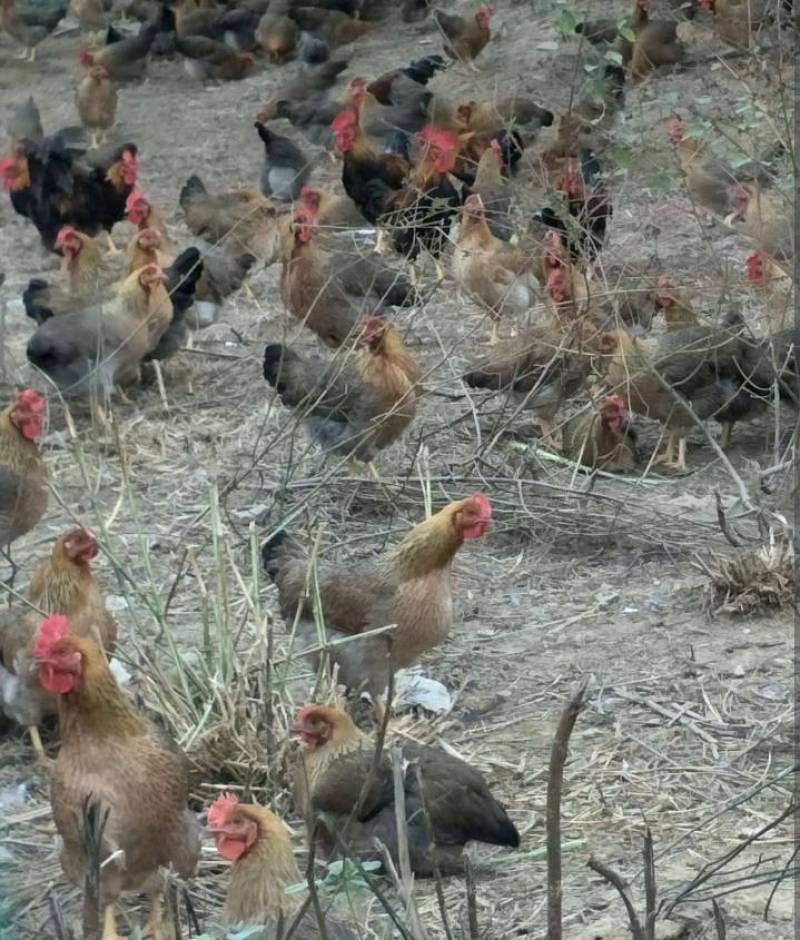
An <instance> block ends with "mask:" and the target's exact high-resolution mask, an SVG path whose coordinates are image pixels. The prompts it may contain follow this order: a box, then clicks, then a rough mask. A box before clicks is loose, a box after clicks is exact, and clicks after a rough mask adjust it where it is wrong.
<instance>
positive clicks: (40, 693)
mask: <svg viewBox="0 0 800 940" xmlns="http://www.w3.org/2000/svg"><path fill="white" fill-rule="evenodd" d="M97 552H98V545H97V542H96V540H95V539H94V538H93V537H92V536H91V535H90V534H89V533H88V532H87V531H86V530H85V529H70V531H69V532H66V533H65V534H64V535H62V536H60V537H59V538H58V539H56V542H55V545H54V546H53V551H52V554H51V556H50V558H48V559H47V560H46V561H43V562H42V563H41V564H40V565H39V567H38V568H37V569H36V571H35V572H34V575H33V577H32V578H31V583H30V584H29V585H28V601H29V603H30V604H31V605H32V606H33V609H31V608H13V607H12V608H9V609H6V610H5V611H3V613H2V614H1V615H0V667H1V668H0V707H1V708H2V711H3V712H5V714H6V716H7V717H8V718H11V719H12V720H13V721H16V722H17V723H18V724H20V725H22V726H23V727H24V728H27V729H28V731H29V733H30V736H31V740H32V742H33V746H34V749H35V750H36V752H37V754H38V755H39V756H40V757H44V749H43V747H42V742H41V739H40V737H39V731H38V726H39V725H40V724H41V722H42V719H43V718H44V717H46V716H48V715H54V714H56V712H57V700H56V698H55V697H54V696H53V695H52V693H50V692H46V691H44V690H43V689H42V687H41V686H40V685H39V679H38V676H37V670H36V661H35V657H34V655H33V641H34V639H35V637H36V633H37V631H38V629H39V623H40V622H41V615H42V614H52V613H63V614H65V615H66V616H67V617H69V618H70V621H71V623H72V630H73V632H74V633H75V634H77V635H78V636H91V637H93V638H94V639H95V640H96V642H98V643H99V644H100V645H101V646H102V647H103V648H104V649H105V650H106V652H111V651H112V650H113V649H114V645H115V643H116V639H117V625H116V623H115V621H114V618H113V617H112V616H111V614H110V613H109V612H108V611H107V610H106V608H105V605H104V603H103V596H102V594H101V593H100V587H99V585H98V583H97V581H96V580H95V577H94V574H93V573H92V569H91V561H92V559H93V558H95V557H96V556H97Z"/></svg>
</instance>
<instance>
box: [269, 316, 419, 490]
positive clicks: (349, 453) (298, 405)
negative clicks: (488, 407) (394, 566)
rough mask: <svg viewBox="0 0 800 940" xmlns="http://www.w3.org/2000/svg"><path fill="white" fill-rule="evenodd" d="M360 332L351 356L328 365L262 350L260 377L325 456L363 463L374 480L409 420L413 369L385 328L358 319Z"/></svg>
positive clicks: (280, 350)
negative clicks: (378, 461) (380, 459)
mask: <svg viewBox="0 0 800 940" xmlns="http://www.w3.org/2000/svg"><path fill="white" fill-rule="evenodd" d="M359 329H360V332H359V335H358V339H357V341H356V351H355V352H349V353H344V354H343V355H340V356H337V357H336V358H334V359H333V360H332V361H331V362H330V363H327V364H326V363H323V362H321V361H320V360H318V359H313V360H310V361H308V360H305V359H303V358H302V357H301V356H300V355H298V354H297V353H295V352H294V351H293V350H291V349H289V348H288V347H286V346H281V345H278V344H272V345H269V346H267V348H266V349H265V350H264V378H266V380H267V381H268V382H269V384H270V385H271V386H272V387H273V388H274V389H276V391H277V392H278V394H279V395H280V397H281V401H282V402H283V403H284V405H286V406H287V407H289V408H292V409H294V410H296V411H297V412H298V413H299V415H300V416H302V417H303V418H304V419H305V423H306V426H307V427H308V430H309V432H310V434H311V436H312V437H313V438H315V439H316V440H317V441H318V442H319V443H320V445H321V446H322V448H323V449H324V450H326V451H328V452H332V453H335V454H339V455H340V456H343V457H347V458H348V462H349V464H350V466H351V469H355V468H356V467H357V464H356V462H361V463H365V464H366V465H367V469H368V470H369V471H370V472H371V474H372V475H373V476H374V477H376V478H377V471H376V470H375V466H374V464H373V460H374V459H375V457H376V456H377V454H378V453H379V452H380V451H382V450H384V449H385V448H386V447H389V446H390V445H391V444H393V443H394V442H395V441H396V440H398V438H399V437H400V436H401V435H402V434H403V432H404V431H405V429H406V428H407V427H408V425H409V424H410V423H411V422H412V421H413V419H414V415H415V413H416V407H417V394H418V393H417V388H416V385H417V382H418V381H419V369H418V367H417V364H416V363H415V362H414V360H413V358H412V357H411V355H410V354H409V352H408V350H407V349H406V348H405V345H404V344H403V341H402V339H401V338H400V336H399V334H398V333H397V331H396V330H395V329H394V327H392V326H391V325H390V324H388V323H384V322H383V321H382V320H379V319H378V318H377V317H372V316H369V315H363V316H362V317H361V319H360V321H359Z"/></svg>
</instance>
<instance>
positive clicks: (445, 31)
mask: <svg viewBox="0 0 800 940" xmlns="http://www.w3.org/2000/svg"><path fill="white" fill-rule="evenodd" d="M491 12H492V11H491V10H490V9H489V7H488V6H487V5H486V4H485V3H484V4H482V5H481V6H479V7H478V10H477V12H476V13H474V14H472V15H470V16H453V15H452V14H450V13H443V12H442V11H441V10H434V11H433V19H434V22H435V23H436V25H437V26H438V27H439V30H440V31H441V33H442V37H443V43H444V51H445V52H446V53H447V55H448V56H449V57H450V58H451V59H455V60H456V61H458V62H463V63H465V64H466V65H467V67H468V68H470V69H472V70H473V71H474V72H477V71H478V67H477V66H476V65H475V59H477V57H478V56H479V55H480V54H481V52H482V51H483V49H484V47H485V46H486V44H487V43H488V42H489V39H490V38H491V32H490V30H489V16H490V14H491Z"/></svg>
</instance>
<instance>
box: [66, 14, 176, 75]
mask: <svg viewBox="0 0 800 940" xmlns="http://www.w3.org/2000/svg"><path fill="white" fill-rule="evenodd" d="M109 33H111V28H110V27H109ZM157 33H158V24H157V23H146V24H144V25H143V26H142V27H141V28H140V29H139V32H138V33H137V34H136V35H135V36H127V37H125V38H120V39H118V40H117V41H116V42H112V43H110V44H108V45H105V46H103V48H102V49H95V51H94V52H89V51H83V52H80V53H79V54H78V61H79V62H80V63H81V65H83V66H84V68H87V69H90V68H92V66H94V65H102V66H103V68H105V70H106V72H108V77H109V78H110V79H111V81H112V82H135V81H139V80H140V79H143V78H144V76H145V75H146V73H147V56H148V54H149V52H150V48H151V46H152V45H153V40H154V39H155V37H156V34H157Z"/></svg>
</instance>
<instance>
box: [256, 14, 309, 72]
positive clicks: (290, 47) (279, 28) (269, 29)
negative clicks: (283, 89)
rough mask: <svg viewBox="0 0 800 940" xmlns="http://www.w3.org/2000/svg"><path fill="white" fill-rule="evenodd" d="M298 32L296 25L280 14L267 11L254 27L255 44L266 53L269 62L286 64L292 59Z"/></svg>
mask: <svg viewBox="0 0 800 940" xmlns="http://www.w3.org/2000/svg"><path fill="white" fill-rule="evenodd" d="M299 35H300V30H299V29H298V28H297V23H295V21H294V20H293V19H290V18H289V17H288V16H284V15H283V14H281V13H271V12H270V11H269V10H267V12H266V13H265V14H264V15H263V16H262V17H261V19H260V20H259V22H258V26H257V27H256V42H257V43H258V45H259V46H261V48H262V49H263V50H264V52H266V53H267V56H268V57H269V60H270V62H275V63H281V62H287V61H288V60H289V59H291V58H293V56H294V54H295V49H296V47H297V39H298V36H299Z"/></svg>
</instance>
